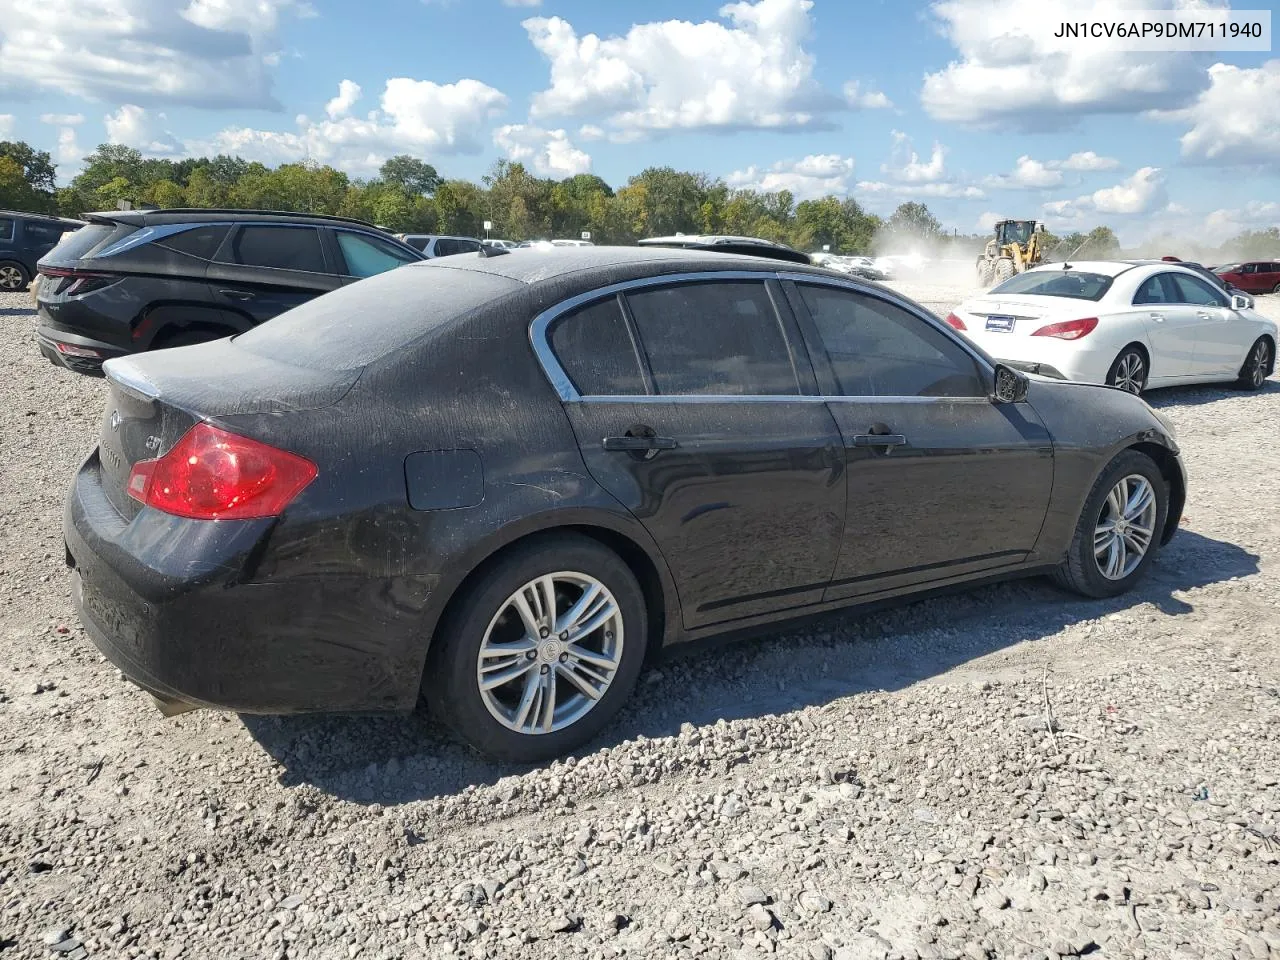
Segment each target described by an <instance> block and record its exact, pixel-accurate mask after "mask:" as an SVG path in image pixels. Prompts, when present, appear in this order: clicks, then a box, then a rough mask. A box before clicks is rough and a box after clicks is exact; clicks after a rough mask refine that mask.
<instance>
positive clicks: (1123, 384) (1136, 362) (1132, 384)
mask: <svg viewBox="0 0 1280 960" xmlns="http://www.w3.org/2000/svg"><path fill="white" fill-rule="evenodd" d="M1146 366H1147V365H1146V363H1145V362H1144V361H1143V359H1142V354H1140V353H1137V352H1136V351H1134V352H1130V353H1126V354H1125V355H1124V356H1123V357H1121V358H1120V360H1119V362H1118V363H1117V364H1116V376H1115V383H1114V384H1113V386H1116V387H1119V388H1120V389H1121V390H1125V391H1127V392H1129V393H1132V394H1135V395H1136V394H1139V393H1141V392H1142V387H1143V383H1144V381H1145V380H1146Z"/></svg>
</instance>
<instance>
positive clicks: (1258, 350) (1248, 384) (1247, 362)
mask: <svg viewBox="0 0 1280 960" xmlns="http://www.w3.org/2000/svg"><path fill="white" fill-rule="evenodd" d="M1274 363H1275V357H1274V356H1272V350H1271V341H1270V340H1268V339H1267V338H1266V337H1259V338H1258V340H1257V342H1256V343H1255V344H1254V345H1253V347H1252V348H1250V350H1249V355H1248V356H1247V357H1245V358H1244V366H1242V367H1241V368H1240V376H1239V377H1237V378H1236V386H1238V387H1239V388H1240V389H1241V390H1261V389H1262V385H1263V384H1264V383H1266V382H1267V377H1269V376H1271V371H1272V369H1274V366H1273V365H1274Z"/></svg>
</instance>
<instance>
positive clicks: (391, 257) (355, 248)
mask: <svg viewBox="0 0 1280 960" xmlns="http://www.w3.org/2000/svg"><path fill="white" fill-rule="evenodd" d="M337 237H338V246H339V247H340V248H341V250H342V257H343V259H344V260H346V261H347V276H349V277H372V276H374V275H375V274H379V273H386V272H387V271H388V270H394V269H395V268H396V267H399V266H402V265H404V264H406V263H409V262H410V260H411V259H412V258H411V257H410V256H409V255H408V254H407V253H405V252H404V251H403V250H397V249H396V248H395V247H393V246H392V245H391V244H389V243H383V242H382V241H381V240H377V239H375V238H373V237H368V236H364V235H362V234H359V233H352V232H350V231H348V230H339V231H338V233H337Z"/></svg>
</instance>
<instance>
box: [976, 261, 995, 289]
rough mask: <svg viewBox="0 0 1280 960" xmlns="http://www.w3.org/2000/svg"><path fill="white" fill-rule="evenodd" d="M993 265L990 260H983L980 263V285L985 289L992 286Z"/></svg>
mask: <svg viewBox="0 0 1280 960" xmlns="http://www.w3.org/2000/svg"><path fill="white" fill-rule="evenodd" d="M991 268H992V264H991V261H990V260H987V259H985V258H984V259H982V260H979V261H978V283H979V284H980V285H981V286H983V287H989V286H991V280H992V272H991Z"/></svg>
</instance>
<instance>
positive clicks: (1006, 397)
mask: <svg viewBox="0 0 1280 960" xmlns="http://www.w3.org/2000/svg"><path fill="white" fill-rule="evenodd" d="M1030 385H1031V381H1030V380H1029V379H1027V376H1026V374H1023V373H1019V372H1018V371H1017V370H1014V369H1012V368H1011V367H1006V366H1005V365H1004V364H997V365H996V379H995V385H994V387H993V389H992V391H991V401H992V402H993V403H1022V402H1024V401H1025V400H1026V399H1027V388H1028V387H1029V386H1030Z"/></svg>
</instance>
